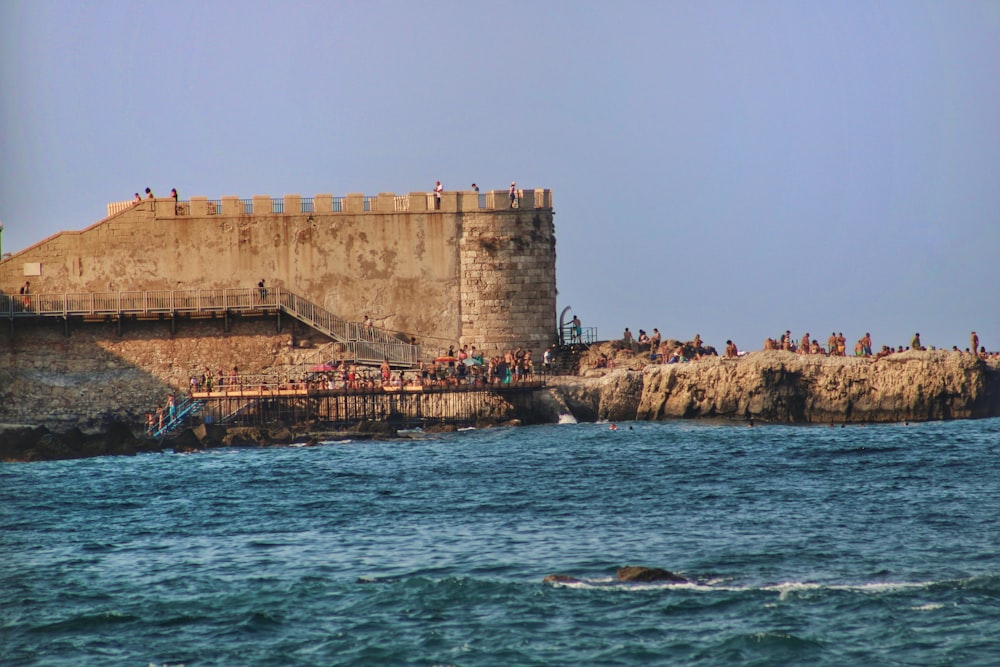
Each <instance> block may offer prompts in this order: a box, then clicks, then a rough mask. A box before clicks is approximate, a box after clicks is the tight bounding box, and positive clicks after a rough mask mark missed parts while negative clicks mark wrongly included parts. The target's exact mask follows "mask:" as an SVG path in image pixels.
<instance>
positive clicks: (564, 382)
mask: <svg viewBox="0 0 1000 667" xmlns="http://www.w3.org/2000/svg"><path fill="white" fill-rule="evenodd" d="M612 354H613V355H614V356H612V359H613V363H614V366H616V367H614V368H601V369H587V368H585V369H584V370H583V371H582V372H581V374H580V375H574V376H554V377H550V378H549V382H548V385H549V386H548V389H547V390H546V391H545V392H543V394H542V396H541V399H540V400H539V401H538V402H537V404H536V405H535V406H534V414H531V415H526V417H527V419H526V420H525V422H526V423H555V422H558V421H560V420H563V419H565V417H566V415H571V416H572V417H573V418H574V419H575V420H576V421H580V422H593V421H600V420H608V421H630V420H646V421H658V420H668V419H718V420H724V421H731V422H740V423H755V422H760V423H767V422H771V423H791V424H816V423H830V424H846V423H879V422H905V421H930V420H946V419H976V418H984V417H996V416H1000V365H997V364H995V363H988V362H986V361H984V360H982V359H979V358H977V357H975V356H973V355H969V354H962V353H958V352H945V351H908V352H903V353H898V354H893V355H890V356H888V357H884V358H882V359H878V360H875V359H872V358H858V357H826V356H822V355H797V354H793V353H790V352H783V351H761V352H753V353H750V354H747V355H745V356H742V357H739V358H736V359H726V358H722V357H715V356H710V357H707V358H702V359H700V360H698V361H694V362H689V363H680V364H666V365H663V364H649V363H648V360H647V359H646V358H644V357H643V356H640V355H630V354H628V353H627V352H626V351H621V350H619V351H617V352H613V353H612ZM585 365H586V363H585ZM519 423H520V422H508V424H512V425H517V424H519ZM494 425H496V424H495V423H493V422H482V423H477V426H478V427H487V426H494ZM454 428H455V427H454V426H445V425H442V426H439V427H436V429H437V430H454ZM433 430H435V427H430V428H425V429H424V431H425V432H432V431H433ZM399 437H401V436H400V434H399V433H398V431H397V429H396V427H395V426H394V425H392V424H389V423H385V422H361V423H359V424H357V425H355V426H354V427H353V428H350V429H346V430H344V429H341V430H332V429H330V428H328V427H324V426H323V425H322V424H315V423H310V424H296V425H290V426H288V425H285V426H272V427H224V426H218V425H205V424H197V425H194V426H193V427H191V428H188V429H186V430H184V431H182V432H180V433H179V434H177V435H176V436H173V437H171V438H170V439H168V440H166V441H163V442H158V441H155V440H152V439H149V438H146V437H144V436H142V435H136V434H135V432H134V431H133V428H132V426H130V425H129V424H127V423H125V422H123V421H111V422H110V423H108V424H106V425H104V426H103V427H101V428H100V429H99V432H97V433H89V434H88V433H84V432H82V431H81V430H80V429H79V428H70V429H68V430H65V431H61V432H55V431H52V430H50V429H49V428H48V427H46V426H22V427H13V428H12V427H7V428H3V427H2V426H0V460H2V461H42V460H55V459H74V458H85V457H90V456H108V455H119V456H134V455H136V454H140V453H145V452H161V451H165V450H169V451H173V452H196V451H201V450H204V449H208V448H212V447H267V446H281V445H286V446H287V445H314V444H318V443H320V442H336V441H342V440H359V439H391V438H399ZM403 437H405V436H403Z"/></svg>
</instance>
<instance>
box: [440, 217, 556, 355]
mask: <svg viewBox="0 0 1000 667" xmlns="http://www.w3.org/2000/svg"><path fill="white" fill-rule="evenodd" d="M554 234H555V230H554V227H553V221H552V215H551V214H543V213H542V212H541V211H537V210H536V211H507V212H506V214H502V213H501V214H498V213H495V212H490V213H471V214H467V215H466V216H465V217H464V219H463V225H462V236H461V241H460V243H459V250H460V253H461V284H462V301H461V313H462V338H463V340H462V342H463V343H468V344H470V345H477V346H482V347H483V348H484V351H485V352H486V353H487V354H494V353H496V352H502V351H503V350H505V349H508V348H510V347H516V346H523V347H524V348H525V349H530V350H534V351H535V352H536V353H540V352H541V351H542V350H544V348H545V347H546V346H547V345H549V344H550V343H551V342H552V339H553V329H554V326H553V323H554V322H555V316H556V295H555V290H554V286H555V281H556V276H555V259H556V258H555V235H554Z"/></svg>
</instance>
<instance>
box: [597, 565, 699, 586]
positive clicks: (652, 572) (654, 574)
mask: <svg viewBox="0 0 1000 667" xmlns="http://www.w3.org/2000/svg"><path fill="white" fill-rule="evenodd" d="M615 578H616V579H618V581H631V582H636V583H646V582H650V581H676V582H687V579H685V578H684V577H682V576H681V575H679V574H675V573H673V572H671V571H670V570H662V569H660V568H658V567H642V566H640V565H626V566H625V567H622V568H619V569H618V572H617V573H616V575H615Z"/></svg>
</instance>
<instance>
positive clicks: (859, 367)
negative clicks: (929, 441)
mask: <svg viewBox="0 0 1000 667" xmlns="http://www.w3.org/2000/svg"><path fill="white" fill-rule="evenodd" d="M554 391H556V392H558V393H561V394H562V395H563V398H564V399H565V404H566V405H567V406H569V407H570V408H571V409H572V410H573V414H574V416H576V417H577V419H581V420H587V419H588V418H589V417H590V416H591V415H594V414H597V415H600V416H601V417H602V418H606V419H609V420H615V421H623V420H626V419H642V420H659V419H677V418H681V419H684V418H696V417H707V418H725V419H740V420H746V419H757V420H760V421H772V422H799V423H828V422H834V423H843V422H892V421H906V420H911V421H923V420H935V419H964V418H979V417H990V416H998V415H1000V368H997V367H995V366H990V365H989V364H987V363H986V362H984V361H983V360H981V359H978V358H976V357H973V356H972V355H968V354H961V353H957V352H944V351H922V352H917V351H909V352H904V353H898V354H894V355H890V356H888V357H885V358H883V359H879V360H874V359H864V358H856V357H825V356H818V355H817V356H802V355H796V354H792V353H789V352H780V351H767V352H754V353H751V354H749V355H746V356H744V357H741V358H738V359H724V358H720V357H711V358H708V359H702V360H700V361H697V362H692V363H686V364H669V365H647V366H646V367H645V368H643V369H642V370H641V371H638V370H637V371H633V370H627V369H617V370H613V371H611V372H609V373H608V375H606V376H605V377H603V378H594V379H585V378H575V379H568V378H567V379H562V380H561V381H560V382H559V383H557V384H555V385H554ZM595 396H596V400H595Z"/></svg>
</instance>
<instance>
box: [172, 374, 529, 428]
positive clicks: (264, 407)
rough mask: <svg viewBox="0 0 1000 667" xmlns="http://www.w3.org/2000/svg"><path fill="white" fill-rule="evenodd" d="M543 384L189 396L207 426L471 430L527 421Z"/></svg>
mask: <svg viewBox="0 0 1000 667" xmlns="http://www.w3.org/2000/svg"><path fill="white" fill-rule="evenodd" d="M544 388H545V382H544V380H530V381H524V382H514V383H510V384H503V383H493V384H464V385H432V386H421V385H404V386H402V387H384V388H383V387H370V388H369V387H366V388H359V389H344V388H338V389H319V388H313V387H296V388H277V387H260V388H251V387H240V388H227V389H226V390H225V391H213V392H205V391H196V392H193V393H192V394H191V397H192V398H193V399H195V400H198V401H202V402H203V403H204V406H203V407H202V409H201V412H200V415H201V416H202V417H203V418H204V419H205V421H206V422H207V423H226V424H241V425H263V424H270V423H276V422H304V421H318V422H323V423H328V424H331V425H340V426H344V425H353V424H356V423H358V422H361V421H387V422H392V423H395V424H400V425H413V426H416V425H422V424H428V423H451V424H472V423H475V422H476V421H477V420H479V419H488V420H494V421H507V420H511V419H526V418H530V416H531V415H532V414H533V413H534V410H535V401H536V398H537V394H538V393H539V392H540V391H542V390H543V389H544Z"/></svg>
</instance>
